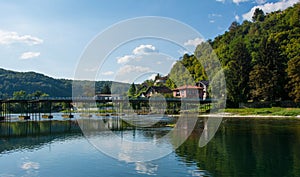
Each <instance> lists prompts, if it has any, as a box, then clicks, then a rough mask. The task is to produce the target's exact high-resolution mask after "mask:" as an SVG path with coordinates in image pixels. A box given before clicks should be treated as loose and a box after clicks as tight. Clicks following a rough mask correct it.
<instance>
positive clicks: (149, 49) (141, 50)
mask: <svg viewBox="0 0 300 177" xmlns="http://www.w3.org/2000/svg"><path fill="white" fill-rule="evenodd" d="M157 52H158V51H157V50H156V48H155V46H153V45H150V44H147V45H140V46H138V47H136V48H135V49H134V50H133V51H132V53H133V54H134V55H145V54H149V53H157Z"/></svg>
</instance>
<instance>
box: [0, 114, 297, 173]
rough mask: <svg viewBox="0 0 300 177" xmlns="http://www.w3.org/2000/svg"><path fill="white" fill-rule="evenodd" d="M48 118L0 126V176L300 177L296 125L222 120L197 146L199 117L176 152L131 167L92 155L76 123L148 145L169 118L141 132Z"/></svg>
mask: <svg viewBox="0 0 300 177" xmlns="http://www.w3.org/2000/svg"><path fill="white" fill-rule="evenodd" d="M55 116H56V117H54V120H51V121H48V120H43V121H12V122H1V123H0V128H1V129H0V133H1V135H0V177H12V176H18V177H19V176H28V177H29V176H30V177H31V176H42V177H47V176H49V177H50V176H51V177H52V176H64V177H68V176H70V177H76V176H78V177H81V176H87V177H89V176H95V177H96V176H103V177H110V176H116V177H119V176H122V177H127V176H128V177H129V176H154V175H155V176H166V177H170V176H172V177H183V176H264V177H265V176H300V120H298V119H272V118H268V119H258V118H224V119H223V120H222V123H221V125H220V127H219V129H218V131H217V133H216V134H215V136H214V137H213V139H212V140H211V141H210V142H209V143H208V144H207V145H206V146H204V147H199V137H200V136H201V134H202V131H203V127H204V125H203V124H204V123H203V122H204V119H202V118H199V120H198V122H197V124H196V125H195V127H194V130H193V131H192V132H191V134H190V136H189V138H188V139H187V140H186V141H185V142H184V143H183V144H182V145H180V146H179V147H178V148H176V149H175V148H174V142H172V141H173V140H171V139H168V138H166V139H163V142H161V143H160V144H159V143H158V144H157V146H162V147H164V148H165V149H169V150H170V153H167V154H165V155H164V156H162V157H161V158H158V159H155V160H152V161H139V162H132V161H130V160H126V158H115V157H111V156H109V155H107V153H106V152H103V151H101V149H100V150H99V148H98V147H97V146H96V147H95V144H93V143H91V139H90V138H86V136H84V134H83V132H82V131H81V129H80V127H79V126H78V122H79V121H83V120H85V121H87V120H88V121H91V120H92V121H99V120H101V121H104V125H107V126H106V127H108V128H110V129H111V130H112V132H113V133H114V134H115V135H117V136H118V137H122V138H124V139H127V140H128V141H137V142H143V141H150V142H151V141H154V140H157V139H160V138H161V137H163V136H165V135H166V134H167V133H168V132H169V131H171V130H172V128H173V127H172V126H171V125H172V123H174V121H176V119H170V120H169V118H164V119H163V121H161V122H158V123H157V124H156V126H154V127H142V128H141V127H135V126H131V125H130V124H129V123H124V122H123V121H122V120H120V119H119V118H116V117H109V118H100V117H94V118H79V117H78V118H77V120H78V122H77V121H76V120H61V119H60V118H58V116H60V115H55ZM108 124H109V125H108ZM116 124H117V125H116ZM93 125H94V124H93ZM169 125H170V126H169ZM110 136H113V135H112V134H105V133H104V131H99V132H97V133H94V134H93V137H94V138H95V137H96V138H99V139H101V140H103V139H110V138H111V137H110ZM110 143H111V148H112V149H114V148H116V145H115V144H114V142H110ZM134 154H135V153H133V154H131V155H133V156H134ZM136 154H138V152H136Z"/></svg>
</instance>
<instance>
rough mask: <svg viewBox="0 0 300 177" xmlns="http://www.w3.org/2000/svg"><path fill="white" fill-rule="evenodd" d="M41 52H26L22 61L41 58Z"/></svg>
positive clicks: (22, 56) (21, 57)
mask: <svg viewBox="0 0 300 177" xmlns="http://www.w3.org/2000/svg"><path fill="white" fill-rule="evenodd" d="M40 55H41V53H40V52H24V53H23V54H22V55H21V56H20V59H30V58H35V57H38V56H40Z"/></svg>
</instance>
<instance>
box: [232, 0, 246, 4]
mask: <svg viewBox="0 0 300 177" xmlns="http://www.w3.org/2000/svg"><path fill="white" fill-rule="evenodd" d="M247 1H249V0H232V2H233V3H236V4H239V3H241V2H247Z"/></svg>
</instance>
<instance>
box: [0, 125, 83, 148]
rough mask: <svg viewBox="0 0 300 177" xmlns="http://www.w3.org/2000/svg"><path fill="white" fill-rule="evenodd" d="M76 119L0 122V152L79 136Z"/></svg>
mask: <svg viewBox="0 0 300 177" xmlns="http://www.w3.org/2000/svg"><path fill="white" fill-rule="evenodd" d="M81 135H82V133H81V130H80V128H79V126H78V124H77V123H76V121H40V122H37V121H19V122H2V123H0V144H1V146H0V154H1V153H3V152H9V151H12V150H15V149H38V148H40V147H41V146H43V145H45V144H48V143H51V142H52V141H53V140H54V139H59V138H65V139H68V138H72V137H74V138H75V137H76V136H81Z"/></svg>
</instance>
